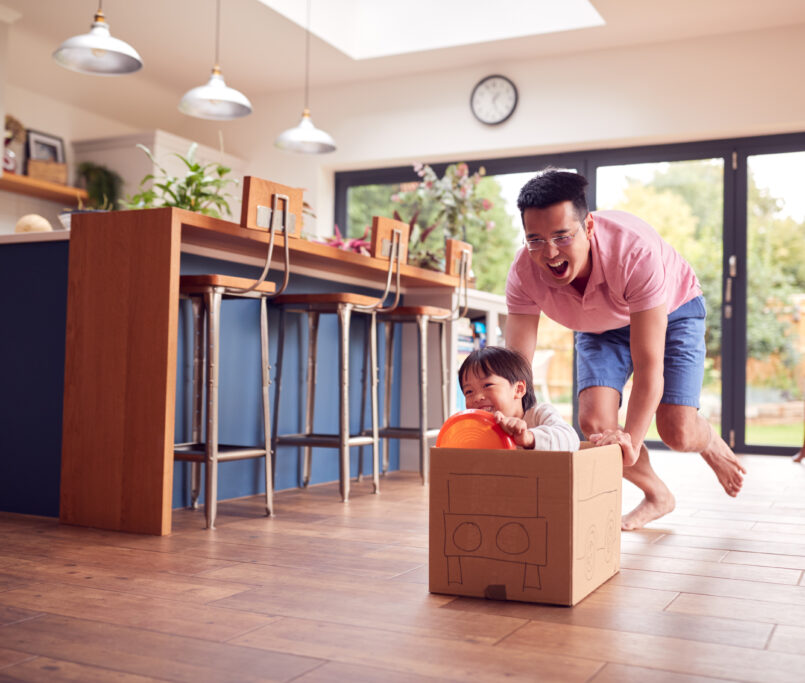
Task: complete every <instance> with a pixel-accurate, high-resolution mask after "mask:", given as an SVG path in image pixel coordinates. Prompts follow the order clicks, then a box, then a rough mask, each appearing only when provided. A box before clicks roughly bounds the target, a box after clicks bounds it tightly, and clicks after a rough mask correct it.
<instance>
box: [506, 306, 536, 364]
mask: <svg viewBox="0 0 805 683" xmlns="http://www.w3.org/2000/svg"><path fill="white" fill-rule="evenodd" d="M538 328H539V316H538V315H522V314H518V313H509V315H507V316H506V326H505V329H504V331H503V336H504V338H505V339H506V348H509V349H514V350H515V351H519V352H520V353H521V354H523V356H525V358H526V359H527V360H528V362H529V363H530V362H531V360H532V359H533V358H534V349H535V348H536V347H537V329H538Z"/></svg>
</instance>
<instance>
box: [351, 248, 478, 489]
mask: <svg viewBox="0 0 805 683" xmlns="http://www.w3.org/2000/svg"><path fill="white" fill-rule="evenodd" d="M445 252H446V262H445V272H446V273H447V274H448V275H458V276H459V289H458V296H457V297H456V305H455V306H454V307H453V309H452V310H451V309H447V308H440V307H436V306H398V307H397V308H395V309H394V310H392V311H388V312H383V313H380V314H379V315H378V317H377V319H378V322H379V323H382V324H384V326H385V342H386V368H385V384H384V402H383V423H382V425H381V427H380V429H379V436H380V438H381V439H383V474H385V473H386V472H387V471H388V467H389V444H388V442H389V439H417V440H418V441H419V474H420V477H421V479H422V483H423V484H427V483H428V476H429V472H430V451H429V450H428V439H431V438H434V437H435V436H436V435H437V434H438V433H439V429H440V428H441V425H442V423H443V422H444V421H445V420H446V419H447V416H448V412H449V407H448V405H449V386H450V381H449V377H448V374H447V373H448V358H447V329H446V327H447V323H449V322H453V321H455V320H458V318H460V317H462V316H464V315H466V312H467V309H468V308H469V304H468V279H469V269H470V265H471V262H472V245H471V244H468V243H466V242H461V241H459V240H447V244H446V249H445ZM462 297H463V299H464V306H463V308H462V310H461V312H459V308H460V307H461V299H462ZM404 323H414V324H416V329H417V342H418V344H417V346H418V350H419V351H418V367H417V371H418V374H419V424H418V425H417V426H416V427H399V426H391V425H390V422H391V390H392V387H393V384H394V364H393V362H392V361H393V354H394V330H395V328H396V326H397V325H401V324H404ZM430 325H436V326H437V328H438V331H439V357H440V366H441V389H442V392H441V403H442V420H441V422H440V423H439V426H438V427H431V428H429V427H428V328H429V326H430ZM365 391H366V388H365V385H364V393H365ZM361 450H363V449H361ZM362 457H363V453H362V452H361V455H360V459H359V465H358V467H359V469H360V467H361V465H362V462H361V461H362Z"/></svg>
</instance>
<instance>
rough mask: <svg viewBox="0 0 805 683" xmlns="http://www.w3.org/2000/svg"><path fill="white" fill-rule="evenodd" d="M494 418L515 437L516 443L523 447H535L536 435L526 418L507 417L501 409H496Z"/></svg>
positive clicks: (504, 429) (505, 430)
mask: <svg viewBox="0 0 805 683" xmlns="http://www.w3.org/2000/svg"><path fill="white" fill-rule="evenodd" d="M494 418H495V422H497V423H498V424H499V425H500V426H501V428H502V429H503V431H504V432H506V433H507V434H508V435H509V436H510V437H511V438H512V439H514V443H515V444H517V445H518V446H521V447H522V448H534V435H533V434H532V433H531V430H530V429H529V428H528V425H527V424H526V421H525V420H521V419H520V418H519V417H506V416H505V415H504V414H503V413H501V412H500V411H499V410H496V411H495V415H494Z"/></svg>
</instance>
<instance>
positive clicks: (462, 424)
mask: <svg viewBox="0 0 805 683" xmlns="http://www.w3.org/2000/svg"><path fill="white" fill-rule="evenodd" d="M436 446H437V447H439V448H484V449H514V448H517V446H516V445H515V443H514V440H513V439H512V438H511V437H510V436H509V435H508V434H507V433H506V432H504V431H503V428H502V427H501V426H500V425H499V424H498V423H497V422H495V418H494V417H493V416H492V414H491V413H487V412H486V411H485V410H473V409H470V410H462V411H461V412H459V413H456V414H455V415H451V416H450V417H449V418H447V422H445V423H444V424H443V425H442V428H441V429H440V430H439V435H438V436H437V437H436Z"/></svg>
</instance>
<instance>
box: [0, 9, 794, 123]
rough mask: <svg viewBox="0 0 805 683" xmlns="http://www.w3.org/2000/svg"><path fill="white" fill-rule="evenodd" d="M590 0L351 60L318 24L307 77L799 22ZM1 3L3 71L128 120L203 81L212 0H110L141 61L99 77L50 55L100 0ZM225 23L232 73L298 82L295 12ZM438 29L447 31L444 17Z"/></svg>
mask: <svg viewBox="0 0 805 683" xmlns="http://www.w3.org/2000/svg"><path fill="white" fill-rule="evenodd" d="M325 1H326V0H313V9H312V12H315V11H316V2H325ZM356 1H357V0H356ZM436 1H438V0H436ZM298 2H299V4H300V5H302V4H304V2H305V0H298ZM376 2H378V3H379V2H387V5H388V8H389V12H392V13H393V12H402V11H408V10H409V7H408V3H406V2H404V0H403V1H399V0H396V1H392V0H376ZM591 2H592V4H593V6H594V7H595V9H596V10H597V11H598V13H599V14H600V15H601V17H602V18H603V19H604V21H605V22H606V23H605V24H604V25H603V26H594V27H590V28H585V29H578V30H572V31H565V32H561V33H551V34H542V35H533V36H528V37H520V38H512V39H508V40H495V41H490V42H484V43H477V44H473V45H461V46H456V47H449V48H442V49H433V50H428V51H424V52H414V53H407V54H402V55H395V56H388V57H380V58H374V59H361V60H353V59H351V58H350V57H348V56H347V55H345V54H344V53H342V52H341V51H339V50H337V49H336V48H334V47H332V46H331V45H330V44H328V43H326V42H324V41H322V40H321V39H319V38H318V37H316V36H313V37H312V38H311V41H310V59H311V73H310V85H311V89H313V88H316V87H321V86H325V85H337V84H345V83H354V82H360V81H372V80H381V79H389V78H394V77H400V76H408V75H415V74H418V73H425V72H429V71H436V70H447V69H452V68H462V67H468V66H472V65H478V66H479V67H480V66H483V67H484V69H494V68H495V67H496V65H498V64H502V63H506V62H510V61H517V60H526V59H533V58H537V57H540V56H547V55H561V54H570V53H577V52H583V51H589V50H597V49H605V48H613V47H619V46H628V45H634V44H639V43H653V42H665V41H675V40H682V39H685V38H693V37H701V36H706V35H716V34H724V33H733V32H740V31H750V30H757V29H762V28H771V27H778V26H789V25H792V24H802V23H805V2H803V0H762V1H758V0H670V1H668V0H666V2H662V3H661V2H651V1H647V0H591ZM463 4H464V5H465V6H466V10H467V11H468V12H472V13H473V14H475V15H476V16H477V17H478V19H479V21H481V20H482V18H483V14H484V12H489V11H490V9H489V8H490V7H491V8H504V9H505V7H506V3H505V2H498V3H495V2H489V1H488V0H465V2H464V3H463ZM2 6H5V7H6V8H9V9H12V10H15V11H16V12H18V13H19V14H20V15H21V16H20V18H19V19H18V20H17V21H15V22H13V23H12V24H11V25H10V27H9V44H8V64H7V68H6V73H7V80H8V82H9V83H11V84H13V85H16V86H19V87H21V88H26V89H28V90H31V91H33V92H36V93H41V94H44V95H48V96H50V97H53V98H55V99H58V100H60V101H63V102H66V103H69V104H74V105H75V106H77V107H81V108H84V109H91V110H93V111H95V112H97V113H99V114H101V115H104V116H108V117H110V118H114V119H116V120H119V121H121V122H126V123H130V124H131V125H135V126H136V125H141V121H138V120H136V117H137V116H139V115H140V112H142V110H143V108H144V106H146V105H147V103H148V102H154V103H158V102H164V101H167V99H170V98H175V100H176V101H177V102H178V100H179V98H180V97H181V95H182V94H183V93H184V92H186V91H187V90H188V89H190V88H191V87H193V86H196V85H200V84H202V83H203V82H206V80H207V78H208V76H209V72H210V69H211V67H212V65H213V61H214V36H215V1H214V0H135V1H132V0H128V1H126V0H106V2H105V3H104V6H103V9H104V13H105V15H106V18H107V21H108V23H109V25H110V27H111V32H112V35H113V36H115V37H117V38H120V39H122V40H125V41H126V42H128V43H130V44H131V45H132V46H133V47H134V48H135V49H136V50H137V51H138V52H139V53H140V55H141V56H142V58H143V61H144V63H145V67H144V68H143V69H142V70H141V71H139V72H138V73H135V74H133V75H129V76H123V77H116V78H103V79H99V78H98V77H94V76H86V75H82V74H76V73H73V72H69V71H66V70H65V69H62V68H61V67H59V66H57V65H56V64H55V62H54V61H53V60H52V59H51V57H50V55H51V53H52V52H53V50H54V49H55V48H56V47H57V46H58V45H59V44H60V43H61V42H62V41H63V40H65V39H67V38H68V37H71V36H73V35H77V34H81V33H85V32H87V30H88V29H89V26H90V24H91V22H92V18H93V15H94V12H95V9H96V8H97V0H0V9H2ZM357 6H360V3H358V5H357ZM420 20H421V21H422V22H428V21H429V20H431V15H428V14H425V13H424V12H423V15H422V16H421V18H420ZM512 21H515V22H516V21H517V17H516V16H513V17H512ZM220 30H221V45H220V63H221V67H222V70H223V74H224V76H225V78H226V81H227V84H228V85H230V86H232V87H234V88H237V89H238V90H241V91H242V92H243V93H244V94H246V95H247V96H248V97H249V98H250V99H252V101H254V100H255V99H257V98H259V97H260V96H265V95H271V94H272V93H276V92H281V91H288V90H294V89H297V88H300V87H301V84H302V83H303V78H304V49H305V39H304V38H305V33H304V29H303V28H301V27H300V26H299V25H298V24H297V23H295V22H293V21H291V20H289V19H287V18H286V17H285V16H283V15H282V14H279V13H277V12H276V11H274V10H272V9H270V8H269V7H267V6H266V5H265V4H263V3H262V2H260V1H259V0H224V1H223V3H222V18H221V29H220ZM443 30H444V31H445V32H448V33H449V31H450V26H449V25H445V26H444V27H443ZM99 80H102V81H103V88H102V89H99V88H98V81H99ZM133 119H134V120H133Z"/></svg>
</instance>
